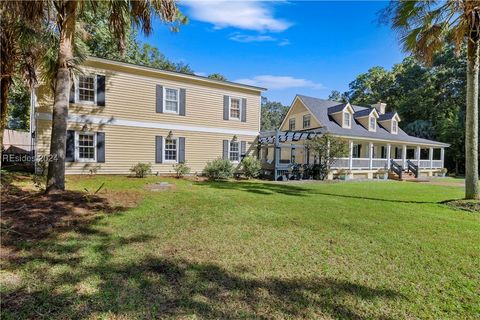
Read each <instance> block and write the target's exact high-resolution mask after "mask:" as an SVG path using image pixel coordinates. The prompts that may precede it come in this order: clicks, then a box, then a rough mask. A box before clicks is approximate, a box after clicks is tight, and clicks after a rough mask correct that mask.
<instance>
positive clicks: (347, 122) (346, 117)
mask: <svg viewBox="0 0 480 320" xmlns="http://www.w3.org/2000/svg"><path fill="white" fill-rule="evenodd" d="M351 124H352V115H351V114H350V112H348V111H346V112H344V113H343V127H344V128H350V126H351Z"/></svg>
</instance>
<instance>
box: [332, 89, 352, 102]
mask: <svg viewBox="0 0 480 320" xmlns="http://www.w3.org/2000/svg"><path fill="white" fill-rule="evenodd" d="M328 100H331V101H338V102H347V101H348V100H347V94H346V93H341V92H340V91H338V90H332V92H330V95H329V96H328Z"/></svg>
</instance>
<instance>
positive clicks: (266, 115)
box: [260, 98, 288, 131]
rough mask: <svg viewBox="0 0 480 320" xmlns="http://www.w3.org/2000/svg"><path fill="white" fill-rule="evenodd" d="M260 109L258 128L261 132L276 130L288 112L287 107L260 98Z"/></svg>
mask: <svg viewBox="0 0 480 320" xmlns="http://www.w3.org/2000/svg"><path fill="white" fill-rule="evenodd" d="M261 108H262V109H261V117H262V119H261V125H260V128H261V130H262V131H267V130H275V129H278V128H279V127H280V125H281V124H282V121H283V118H285V116H286V114H287V112H288V107H287V106H284V105H283V104H281V103H280V102H273V101H268V99H267V98H262V106H261Z"/></svg>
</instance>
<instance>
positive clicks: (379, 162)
mask: <svg viewBox="0 0 480 320" xmlns="http://www.w3.org/2000/svg"><path fill="white" fill-rule="evenodd" d="M385 167H386V168H388V167H389V163H388V160H387V159H372V168H373V169H382V168H385Z"/></svg>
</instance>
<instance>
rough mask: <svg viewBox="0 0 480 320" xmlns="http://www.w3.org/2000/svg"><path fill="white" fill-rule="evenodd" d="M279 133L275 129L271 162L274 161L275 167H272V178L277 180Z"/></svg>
mask: <svg viewBox="0 0 480 320" xmlns="http://www.w3.org/2000/svg"><path fill="white" fill-rule="evenodd" d="M279 140H280V133H279V131H278V129H277V130H275V144H274V151H273V162H274V163H275V167H274V168H273V171H274V174H273V176H274V179H275V181H277V179H278V165H279V164H280V141H279Z"/></svg>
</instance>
